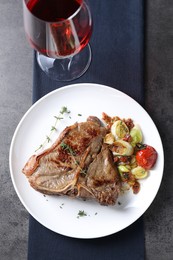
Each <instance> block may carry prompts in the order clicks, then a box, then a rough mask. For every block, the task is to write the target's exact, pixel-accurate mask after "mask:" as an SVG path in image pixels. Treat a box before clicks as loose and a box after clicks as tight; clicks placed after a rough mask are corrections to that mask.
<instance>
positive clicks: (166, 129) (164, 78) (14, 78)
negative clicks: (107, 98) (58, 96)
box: [0, 0, 173, 260]
mask: <svg viewBox="0 0 173 260" xmlns="http://www.w3.org/2000/svg"><path fill="white" fill-rule="evenodd" d="M145 3H146V31H145V47H146V52H145V57H146V59H145V87H146V110H147V111H148V113H149V114H150V115H151V117H152V118H153V120H154V122H155V124H156V126H157V127H158V129H159V132H160V135H161V138H162V140H163V145H164V149H165V170H164V177H163V181H162V184H161V187H160V190H159V193H158V195H157V196H156V199H155V200H154V202H153V204H152V205H151V206H150V208H149V209H148V210H147V212H146V213H145V214H144V219H145V237H146V259H147V260H156V259H157V260H158V259H159V260H162V259H163V260H171V259H173V246H172V243H173V195H172V186H173V174H172V168H173V163H172V161H173V160H172V159H173V151H172V144H173V116H172V114H173V113H172V111H173V83H172V82H173V72H172V71H173V29H172V25H173V1H172V0H167V1H165V0H159V1H158V0H148V1H145ZM0 25H1V26H0V122H1V123H0V129H1V134H0V154H1V156H0V234H1V235H0V236H1V238H0V252H1V259H2V260H9V259H10V260H13V259H14V260H20V259H21V260H23V259H26V253H27V235H28V213H27V212H26V210H25V209H24V207H23V206H22V204H21V203H20V201H19V199H18V197H17V195H16V193H15V191H14V188H13V186H12V183H11V179H10V174H9V166H8V152H9V146H10V142H11V138H12V135H13V132H14V130H15V128H16V126H17V124H18V122H19V120H20V119H21V117H22V116H23V114H24V113H25V112H26V110H27V109H28V108H29V107H30V105H31V102H32V98H31V97H32V58H33V57H32V51H31V49H30V48H29V46H28V44H27V42H26V40H25V35H24V30H23V19H22V1H21V0H16V1H14V0H9V1H6V0H1V1H0ZM136 246H137V245H136Z"/></svg>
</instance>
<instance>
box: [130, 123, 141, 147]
mask: <svg viewBox="0 0 173 260" xmlns="http://www.w3.org/2000/svg"><path fill="white" fill-rule="evenodd" d="M130 136H131V137H132V141H131V145H132V146H133V147H135V145H136V144H137V143H141V142H142V139H143V137H142V131H141V129H140V127H139V125H135V126H134V127H133V128H132V129H131V131H130Z"/></svg>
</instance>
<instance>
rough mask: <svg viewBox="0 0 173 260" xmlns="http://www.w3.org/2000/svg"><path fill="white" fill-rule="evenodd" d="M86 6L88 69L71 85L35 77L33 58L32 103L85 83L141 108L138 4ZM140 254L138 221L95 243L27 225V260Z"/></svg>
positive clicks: (115, 1)
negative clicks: (88, 17)
mask: <svg viewBox="0 0 173 260" xmlns="http://www.w3.org/2000/svg"><path fill="white" fill-rule="evenodd" d="M89 3H90V7H91V11H92V14H93V21H94V28H93V34H92V38H91V41H90V45H91V48H92V62H91V65H90V67H89V69H88V70H87V72H86V73H85V74H84V75H83V76H82V77H80V78H79V79H77V80H74V81H72V82H57V81H53V80H51V79H50V78H48V77H47V76H46V75H45V74H44V72H42V71H41V69H40V68H39V66H38V64H37V61H36V56H35V53H34V70H33V102H35V101H37V100H38V99H39V98H41V97H42V96H44V95H45V94H47V93H48V92H50V91H52V90H54V89H57V88H59V87H63V86H64V85H69V84H74V83H86V82H88V83H89V82H91V83H99V84H103V85H107V86H110V87H113V88H116V89H118V90H120V91H123V92H124V93H126V94H128V95H129V96H131V97H132V98H134V99H135V100H136V101H137V102H139V103H140V104H141V105H143V104H144V85H143V40H144V39H143V35H144V15H143V12H144V6H143V0H130V1H129V0H109V1H104V0H90V1H89ZM127 218H128V216H127ZM144 252H145V243H144V229H143V218H142V217H141V218H140V219H138V220H137V221H136V222H135V223H133V224H132V225H130V226H129V227H127V228H126V229H124V230H122V231H120V232H118V233H116V234H114V235H110V236H107V237H104V238H97V239H75V238H69V237H65V236H63V235H59V234H57V233H54V232H52V231H50V230H48V229H47V228H45V227H43V226H42V225H41V224H40V223H38V222H37V221H36V220H35V219H34V218H33V217H32V216H30V219H29V241H28V259H29V260H44V259H45V260H49V259H50V260H51V259H53V260H68V259H70V260H79V259H81V260H85V259H86V260H88V259H90V260H96V259H99V260H107V259H109V260H111V259H117V260H121V259H122V260H126V259H127V260H131V259H133V260H140V259H141V260H142V259H144Z"/></svg>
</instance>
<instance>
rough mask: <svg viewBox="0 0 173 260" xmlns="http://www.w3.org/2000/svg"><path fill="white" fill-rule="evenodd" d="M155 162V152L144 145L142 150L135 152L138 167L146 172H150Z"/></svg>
mask: <svg viewBox="0 0 173 260" xmlns="http://www.w3.org/2000/svg"><path fill="white" fill-rule="evenodd" d="M156 160H157V152H156V150H155V149H154V148H153V147H152V146H149V145H146V146H145V148H144V149H142V150H140V151H137V153H136V161H137V163H138V165H139V166H141V167H143V168H144V169H146V170H150V169H151V168H152V167H153V166H154V164H155V163H156Z"/></svg>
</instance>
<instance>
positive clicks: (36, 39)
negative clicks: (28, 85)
mask: <svg viewBox="0 0 173 260" xmlns="http://www.w3.org/2000/svg"><path fill="white" fill-rule="evenodd" d="M23 16H24V27H25V32H26V35H27V38H28V40H29V42H30V44H31V46H32V48H34V49H35V50H36V51H37V61H38V64H39V66H40V67H41V69H42V70H43V71H44V72H45V73H46V74H47V75H48V76H49V77H50V78H52V79H55V80H59V81H70V80H73V79H76V78H79V77H80V76H81V75H83V73H85V71H86V70H87V69H88V67H89V65H90V62H91V48H90V46H89V44H88V42H89V40H90V37H91V34H92V17H91V12H90V8H89V5H88V2H86V1H85V0H23Z"/></svg>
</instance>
